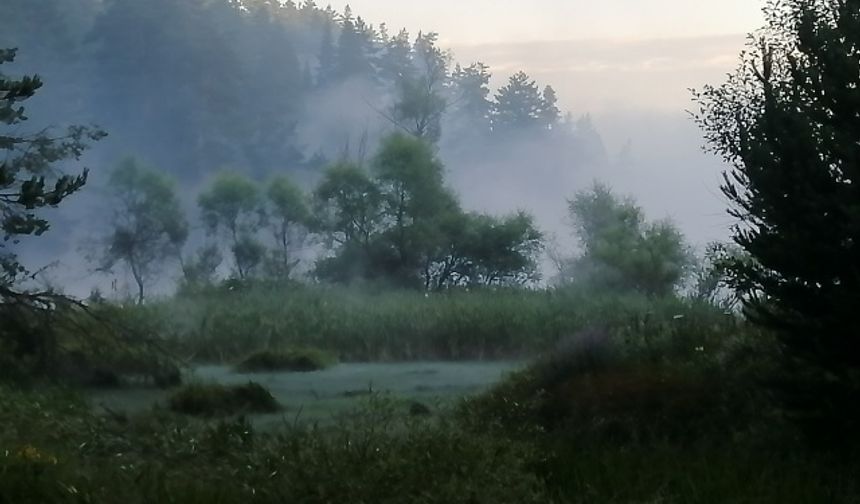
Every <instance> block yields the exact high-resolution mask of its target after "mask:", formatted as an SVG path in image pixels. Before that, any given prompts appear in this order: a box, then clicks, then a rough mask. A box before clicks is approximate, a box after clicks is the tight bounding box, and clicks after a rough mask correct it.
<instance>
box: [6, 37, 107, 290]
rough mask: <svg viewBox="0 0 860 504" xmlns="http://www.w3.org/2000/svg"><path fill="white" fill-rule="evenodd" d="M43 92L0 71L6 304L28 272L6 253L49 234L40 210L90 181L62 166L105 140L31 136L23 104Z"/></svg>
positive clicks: (72, 133)
mask: <svg viewBox="0 0 860 504" xmlns="http://www.w3.org/2000/svg"><path fill="white" fill-rule="evenodd" d="M15 54H16V50H15V49H0V65H3V64H6V63H11V62H13V61H14V60H15ZM41 87H42V81H41V80H40V79H39V77H37V76H26V77H21V78H11V77H7V76H6V75H4V74H3V73H2V72H0V126H2V127H3V130H0V153H2V156H0V159H2V161H0V230H2V236H3V239H2V240H0V304H2V303H3V302H5V301H6V297H5V296H6V293H11V291H8V289H9V288H11V287H12V285H13V284H14V283H15V282H16V280H18V279H19V278H20V276H21V274H23V273H24V272H25V269H24V267H23V266H22V265H21V263H20V262H19V261H18V258H17V257H16V255H15V254H13V253H11V252H8V251H7V250H6V248H7V246H8V245H10V244H14V243H16V242H17V240H18V239H19V237H21V236H27V235H34V236H40V235H42V234H43V233H45V232H46V231H47V230H48V228H49V227H50V224H49V223H48V221H47V220H46V219H45V218H44V217H42V216H40V215H39V213H38V210H39V209H42V208H45V207H56V206H57V205H59V204H60V203H62V201H63V200H64V199H65V198H66V197H68V196H70V195H71V194H73V193H75V192H77V191H78V190H79V189H80V188H81V187H83V186H84V184H85V183H86V181H87V173H88V172H87V170H84V171H83V172H82V173H80V174H78V175H66V174H63V173H62V172H59V171H58V170H57V167H56V165H57V164H59V163H62V162H63V161H66V160H70V159H73V160H77V159H80V157H81V155H82V154H83V152H84V151H85V150H86V149H87V147H88V144H89V143H90V142H92V141H97V140H99V139H101V138H103V137H104V136H105V133H104V132H102V131H101V130H99V129H94V128H86V127H82V126H72V127H70V128H69V129H68V130H67V131H66V132H65V133H64V134H61V135H57V136H55V135H52V134H51V132H50V131H48V130H43V131H41V132H38V133H33V134H26V133H22V132H21V131H20V124H21V123H23V122H24V121H26V120H27V116H26V115H25V111H24V107H22V106H21V102H23V101H26V100H28V99H30V98H32V97H33V96H34V95H35V94H36V91H38V90H39V89H40V88H41Z"/></svg>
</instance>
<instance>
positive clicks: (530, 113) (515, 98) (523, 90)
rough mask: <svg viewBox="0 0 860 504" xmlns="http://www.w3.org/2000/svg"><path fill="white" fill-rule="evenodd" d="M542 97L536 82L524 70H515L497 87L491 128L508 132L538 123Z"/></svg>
mask: <svg viewBox="0 0 860 504" xmlns="http://www.w3.org/2000/svg"><path fill="white" fill-rule="evenodd" d="M543 108H544V99H543V96H541V92H540V90H539V89H538V86H537V84H536V83H535V81H533V80H532V79H531V78H530V77H529V76H528V75H526V73H525V72H522V71H520V72H517V73H516V74H514V75H513V76H511V78H510V79H509V80H508V83H507V84H506V85H505V86H504V87H502V88H501V89H499V92H498V93H497V94H496V102H495V103H494V104H493V130H494V131H496V132H498V133H509V132H512V131H516V130H528V129H531V128H533V127H535V126H537V125H538V124H539V120H540V114H541V111H542V110H543Z"/></svg>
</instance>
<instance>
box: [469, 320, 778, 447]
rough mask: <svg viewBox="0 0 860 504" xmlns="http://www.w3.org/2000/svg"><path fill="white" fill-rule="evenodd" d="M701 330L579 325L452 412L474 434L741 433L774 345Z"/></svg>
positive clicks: (678, 436) (751, 422)
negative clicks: (636, 329)
mask: <svg viewBox="0 0 860 504" xmlns="http://www.w3.org/2000/svg"><path fill="white" fill-rule="evenodd" d="M708 336H709V332H708V331H707V330H706V329H705V328H703V329H702V330H701V331H699V333H697V334H690V333H688V332H686V330H685V329H684V326H683V325H681V326H679V327H676V328H671V329H670V328H664V329H663V330H662V331H660V332H658V333H656V334H652V333H650V332H649V331H643V332H641V333H640V335H639V336H638V337H634V336H633V334H632V333H631V332H629V331H628V330H627V329H626V328H620V329H618V328H616V329H613V330H606V329H591V330H587V331H583V332H581V333H579V334H578V335H576V336H574V337H572V338H570V339H568V340H566V341H565V342H563V344H560V345H558V346H557V347H556V349H555V351H553V352H550V353H548V354H547V356H546V357H544V358H542V359H540V360H539V361H537V362H536V363H534V364H533V365H531V366H530V367H529V368H527V369H525V370H523V371H521V372H519V373H515V374H513V375H511V376H510V377H509V378H508V379H507V380H505V381H504V382H502V383H501V384H499V385H497V386H496V387H495V388H493V389H492V390H490V391H489V392H487V393H485V394H483V395H481V396H477V397H474V398H469V399H467V400H465V401H464V402H463V404H462V405H461V406H460V411H459V412H458V415H459V418H461V420H462V421H463V422H464V423H465V424H468V425H473V426H474V428H475V429H476V430H484V429H486V428H494V429H496V430H498V431H501V432H503V433H507V434H510V435H514V436H520V435H527V436H532V435H534V433H536V432H541V433H542V432H554V433H563V434H564V435H566V436H573V437H575V438H577V439H579V440H585V441H586V442H589V443H590V442H595V441H600V442H603V441H612V442H630V441H636V442H643V441H648V442H652V441H666V440H671V441H690V440H692V439H695V438H700V437H703V436H709V435H711V434H717V435H729V436H732V435H740V434H743V433H744V432H748V431H749V430H750V429H753V428H754V427H755V425H756V422H761V421H764V416H765V415H766V414H767V413H768V408H770V407H771V405H770V403H769V402H768V401H767V400H766V397H765V395H764V394H763V392H762V390H761V387H760V386H759V381H760V380H761V376H762V375H764V374H765V373H767V372H768V362H769V360H768V356H767V353H766V352H767V351H772V350H773V349H772V348H763V347H761V346H757V345H761V342H760V340H759V338H763V336H761V335H758V334H747V333H746V332H745V331H744V330H742V329H739V330H738V332H737V333H735V334H730V333H723V334H722V336H723V337H722V339H721V340H717V339H712V338H709V337H708ZM679 340H680V341H679ZM682 343H683V344H682Z"/></svg>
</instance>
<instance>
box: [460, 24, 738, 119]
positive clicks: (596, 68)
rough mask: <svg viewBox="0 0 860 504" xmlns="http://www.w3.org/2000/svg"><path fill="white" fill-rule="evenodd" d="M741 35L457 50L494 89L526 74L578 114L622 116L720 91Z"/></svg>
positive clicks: (682, 104) (674, 107) (679, 105)
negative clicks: (712, 86)
mask: <svg viewBox="0 0 860 504" xmlns="http://www.w3.org/2000/svg"><path fill="white" fill-rule="evenodd" d="M744 43H745V36H744V35H742V34H736V35H724V36H712V37H695V38H675V39H656V40H639V41H618V40H582V41H547V42H531V43H520V44H516V43H513V44H481V45H471V46H470V45H467V46H459V47H454V53H455V56H456V59H457V60H458V61H460V62H463V63H469V62H472V61H482V62H484V63H486V64H488V65H489V66H490V68H491V70H492V71H493V73H494V81H493V85H494V86H496V87H497V86H499V85H501V84H503V83H504V80H505V79H507V77H508V76H509V75H510V74H512V73H514V72H516V71H518V70H525V71H526V72H527V73H528V74H529V75H530V76H531V77H533V78H535V79H537V80H538V82H539V83H541V84H552V85H553V86H554V87H555V88H556V90H557V91H558V92H559V96H560V98H561V101H562V105H563V106H564V108H565V109H568V110H571V111H573V112H574V113H586V112H591V113H598V112H604V111H607V110H608V111H612V110H618V109H634V110H670V111H683V109H684V108H686V107H687V105H688V104H689V100H690V92H689V89H690V88H701V87H702V86H703V85H704V84H708V83H717V82H720V81H722V80H723V79H724V77H725V74H726V73H728V72H729V71H731V70H732V69H733V68H734V66H735V65H736V62H737V59H738V53H739V52H740V51H741V50H742V49H743V47H744Z"/></svg>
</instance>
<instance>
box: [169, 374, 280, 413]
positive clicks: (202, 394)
mask: <svg viewBox="0 0 860 504" xmlns="http://www.w3.org/2000/svg"><path fill="white" fill-rule="evenodd" d="M168 407H169V409H170V410H171V411H174V412H176V413H182V414H185V415H192V416H203V417H214V416H228V415H235V414H239V413H274V412H276V411H278V410H279V409H280V406H279V405H278V402H277V401H276V400H275V398H274V397H272V394H271V393H270V392H269V391H268V390H266V388H265V387H263V386H262V385H260V384H258V383H254V382H248V383H247V384H245V385H232V386H228V385H216V384H205V385H204V384H192V385H186V386H185V387H182V388H181V389H179V390H177V391H176V392H174V393H173V394H172V395H171V396H170V399H169V401H168Z"/></svg>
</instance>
